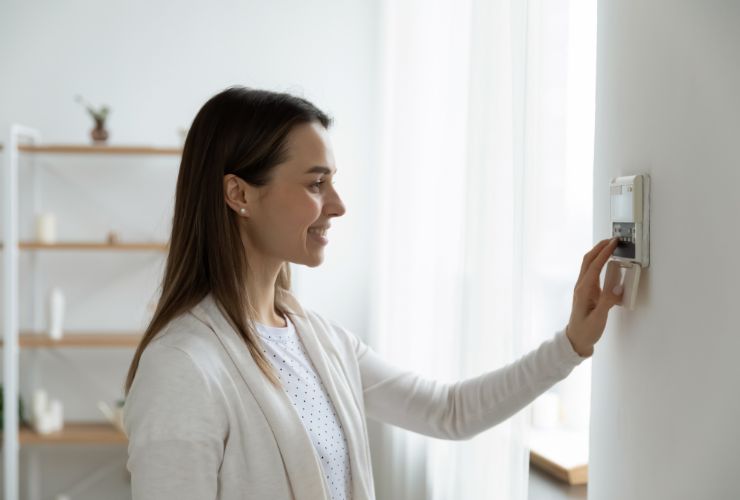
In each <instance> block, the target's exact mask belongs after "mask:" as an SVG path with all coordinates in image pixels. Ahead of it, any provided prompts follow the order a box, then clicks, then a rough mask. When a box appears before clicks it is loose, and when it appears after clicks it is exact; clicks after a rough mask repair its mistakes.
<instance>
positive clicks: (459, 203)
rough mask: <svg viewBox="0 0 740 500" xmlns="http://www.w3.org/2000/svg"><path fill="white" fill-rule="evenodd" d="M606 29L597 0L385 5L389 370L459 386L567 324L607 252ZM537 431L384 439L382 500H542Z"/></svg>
mask: <svg viewBox="0 0 740 500" xmlns="http://www.w3.org/2000/svg"><path fill="white" fill-rule="evenodd" d="M594 31H595V2H594V1H590V2H587V1H585V0H571V1H567V0H551V1H549V0H529V1H525V0H508V1H502V0H437V1H431V2H429V1H402V2H398V1H394V0H384V1H383V2H382V9H381V40H382V46H381V54H380V55H381V62H382V64H381V73H382V104H383V109H382V112H381V116H382V120H381V123H380V130H381V136H382V144H381V148H382V152H381V162H380V164H379V165H378V176H379V177H378V190H377V196H378V198H377V203H378V210H379V211H378V214H377V216H378V221H379V223H378V226H377V228H376V231H375V236H376V240H375V241H376V244H377V253H376V264H375V265H376V269H375V270H374V271H375V272H374V273H373V275H374V278H375V281H374V289H373V300H374V303H373V314H372V315H371V321H372V322H373V323H372V324H371V329H370V330H371V331H370V338H369V341H370V343H371V344H372V345H373V347H375V348H376V350H377V351H378V352H379V353H380V354H381V355H383V356H384V357H386V358H387V359H388V360H390V361H392V362H395V363H396V364H398V365H400V366H403V367H405V368H408V369H412V370H415V371H417V372H418V373H421V374H423V375H425V376H428V377H431V378H435V379H437V380H443V381H448V382H452V381H456V380H460V379H463V378H468V377H473V376H476V375H479V374H481V373H483V372H487V371H491V370H494V369H496V368H499V367H501V366H504V365H505V364H508V363H510V362H512V361H514V360H515V359H517V358H519V357H520V356H522V355H523V354H525V353H526V352H527V351H528V350H529V349H532V348H534V347H536V346H537V345H538V344H539V342H541V341H542V340H544V339H545V338H549V337H550V336H551V335H553V334H554V332H555V330H557V329H559V328H562V327H564V326H565V324H566V323H567V319H568V314H569V312H570V301H571V297H572V288H573V286H574V284H575V278H576V277H577V274H578V269H579V266H580V261H581V258H582V256H583V254H584V253H585V252H586V251H587V250H588V249H589V248H590V247H591V241H592V236H591V233H592V231H591V157H592V136H593V116H592V115H593V40H591V39H590V38H589V37H591V36H593V35H594ZM589 44H591V45H590V46H589ZM589 47H590V49H589ZM589 50H590V51H589ZM589 71H590V73H589ZM577 370H583V369H582V368H581V367H579V368H577ZM573 375H574V374H572V375H571V376H573ZM585 378H586V379H588V378H589V376H588V375H586V377H585ZM583 379H584V377H583V376H581V380H583ZM575 393H576V394H578V395H580V396H578V397H580V399H578V397H577V398H575V402H574V403H573V404H572V406H573V409H576V410H578V411H582V410H583V408H584V406H585V408H586V411H587V409H588V388H587V387H586V388H584V387H582V386H579V387H578V388H577V390H575ZM571 399H573V398H571ZM579 409H580V410H579ZM528 420H529V407H528V408H527V409H526V410H525V411H522V412H520V413H519V414H517V415H515V416H514V417H512V418H511V419H509V420H507V421H506V422H504V423H501V424H499V425H498V426H496V427H494V428H492V429H490V430H488V431H485V432H483V433H481V434H479V435H478V436H476V437H474V438H472V439H471V440H468V441H444V440H439V439H435V438H430V437H426V436H421V435H419V434H415V433H413V432H409V431H406V430H403V429H398V428H394V427H390V426H383V427H382V431H383V433H384V439H383V440H382V443H383V444H382V445H381V448H380V449H376V453H380V454H381V455H382V457H381V458H380V459H378V457H374V458H375V459H376V460H375V462H376V464H378V465H379V466H378V467H376V471H375V473H376V483H377V496H378V498H383V499H385V498H388V499H391V498H392V499H404V500H417V499H418V500H421V499H460V498H476V499H478V498H480V499H483V498H485V499H487V500H494V499H506V500H511V499H525V498H526V497H527V477H528V461H529V451H528V442H527V440H528Z"/></svg>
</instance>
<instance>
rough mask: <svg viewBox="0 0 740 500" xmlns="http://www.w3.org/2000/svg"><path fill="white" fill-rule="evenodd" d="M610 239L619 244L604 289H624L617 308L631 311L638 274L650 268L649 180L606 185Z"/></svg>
mask: <svg viewBox="0 0 740 500" xmlns="http://www.w3.org/2000/svg"><path fill="white" fill-rule="evenodd" d="M609 192H610V196H609V200H610V205H611V230H612V236H611V237H612V238H619V243H618V244H617V247H616V248H615V249H614V252H613V253H612V256H611V260H610V261H609V265H608V266H607V271H606V282H605V283H606V285H608V286H609V287H612V286H613V285H616V284H621V285H622V286H623V288H624V292H623V295H622V300H621V302H620V305H621V306H622V307H624V308H626V309H634V307H635V302H636V300H637V289H638V286H639V284H640V271H641V270H642V269H644V268H646V267H648V266H649V265H650V176H649V175H647V174H641V175H629V176H625V177H615V178H614V179H612V180H611V182H610V183H609Z"/></svg>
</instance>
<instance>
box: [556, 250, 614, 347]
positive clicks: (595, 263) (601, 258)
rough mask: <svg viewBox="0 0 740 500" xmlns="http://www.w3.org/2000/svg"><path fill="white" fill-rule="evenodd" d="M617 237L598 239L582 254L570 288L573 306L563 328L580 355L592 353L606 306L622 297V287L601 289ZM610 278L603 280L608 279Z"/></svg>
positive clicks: (607, 308) (599, 332) (605, 312)
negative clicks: (576, 275) (579, 268)
mask: <svg viewBox="0 0 740 500" xmlns="http://www.w3.org/2000/svg"><path fill="white" fill-rule="evenodd" d="M617 241H618V238H613V239H605V240H601V241H600V242H599V243H598V244H597V245H596V246H595V247H593V248H592V249H591V251H590V252H588V253H587V254H586V255H585V256H584V257H583V264H582V265H581V274H580V275H579V276H578V281H577V282H576V286H575V290H574V291H573V309H572V310H571V313H570V320H569V321H568V326H567V327H566V329H565V334H566V335H567V337H568V339H569V340H570V343H571V344H572V345H573V349H574V350H575V351H576V352H577V353H578V354H579V355H581V356H583V357H589V356H591V355H592V354H593V352H594V344H596V342H597V341H598V340H599V339H600V338H601V335H602V333H604V328H605V327H606V320H607V316H608V314H609V309H611V308H612V306H614V305H615V304H618V303H619V302H620V300H621V299H622V293H623V290H622V287H621V285H618V286H616V287H614V288H613V289H611V290H603V291H602V290H601V286H600V285H599V276H600V275H601V270H602V269H603V267H604V264H606V262H607V261H608V260H609V257H610V256H611V254H612V252H613V251H614V249H615V248H616V246H617ZM609 281H611V280H605V282H609Z"/></svg>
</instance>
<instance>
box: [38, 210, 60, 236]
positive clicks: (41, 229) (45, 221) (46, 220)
mask: <svg viewBox="0 0 740 500" xmlns="http://www.w3.org/2000/svg"><path fill="white" fill-rule="evenodd" d="M56 225H57V224H56V217H55V216H54V214H53V213H51V212H45V213H42V214H39V215H38V217H36V239H37V240H38V241H40V242H41V243H54V242H56V240H57V228H56Z"/></svg>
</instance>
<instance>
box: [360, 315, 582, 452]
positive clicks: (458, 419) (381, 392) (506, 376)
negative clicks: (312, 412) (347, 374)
mask: <svg viewBox="0 0 740 500" xmlns="http://www.w3.org/2000/svg"><path fill="white" fill-rule="evenodd" d="M350 335H351V337H353V340H352V342H353V344H354V348H355V354H356V356H357V360H358V363H359V367H360V375H361V378H362V387H363V399H364V403H365V412H366V415H367V417H369V418H372V419H374V420H378V421H381V422H385V423H388V424H392V425H396V426H399V427H403V428H405V429H408V430H411V431H414V432H418V433H420V434H425V435H428V436H432V437H436V438H440V439H455V440H467V439H470V438H471V437H473V436H475V435H476V434H479V433H480V432H482V431H484V430H486V429H488V428H490V427H493V426H494V425H497V424H499V423H500V422H502V421H504V420H506V419H507V418H509V417H511V416H512V415H514V414H515V413H517V412H518V411H519V410H521V409H523V408H524V407H526V406H527V405H528V404H529V403H531V402H532V401H534V400H535V399H536V398H537V397H538V396H539V395H540V394H542V393H544V392H545V391H546V390H547V389H549V388H550V387H552V386H553V385H555V384H556V383H557V382H558V381H560V380H562V379H564V378H565V377H567V376H568V375H569V374H570V372H571V371H572V370H573V368H575V367H576V366H577V365H579V364H580V363H581V362H582V361H583V360H585V359H587V358H585V357H581V356H580V355H579V354H578V353H577V352H575V350H574V349H573V346H572V345H571V343H570V340H568V338H567V336H566V335H565V330H564V329H563V330H560V331H558V332H557V333H556V334H555V335H554V336H553V337H551V338H550V339H548V340H546V341H544V342H543V343H542V344H541V345H540V346H539V347H538V348H536V349H534V350H533V351H531V352H529V353H528V354H526V355H524V356H522V357H521V358H520V359H518V360H517V361H515V362H513V363H510V364H508V365H506V366H504V367H502V368H499V369H497V370H493V371H490V372H487V373H484V374H482V375H480V376H477V377H473V378H468V379H466V380H462V381H458V382H455V383H443V382H440V381H436V380H431V379H428V378H425V377H422V376H420V375H419V374H416V373H414V372H412V371H409V370H404V369H402V368H400V367H398V366H395V365H393V364H391V363H389V362H388V361H386V360H384V359H383V358H382V357H381V356H380V355H378V354H377V353H376V352H375V351H374V350H373V349H372V348H371V347H370V346H368V345H367V344H365V343H364V342H362V340H360V339H359V338H357V337H356V336H354V335H352V334H350Z"/></svg>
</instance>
